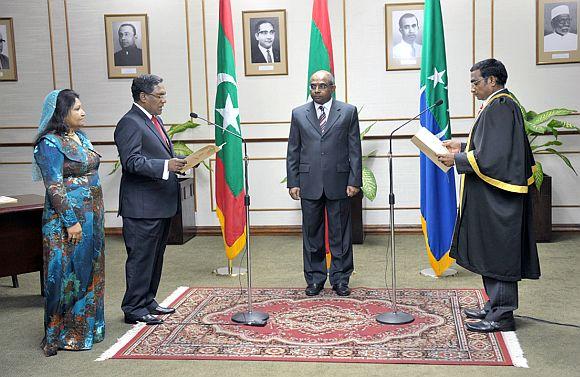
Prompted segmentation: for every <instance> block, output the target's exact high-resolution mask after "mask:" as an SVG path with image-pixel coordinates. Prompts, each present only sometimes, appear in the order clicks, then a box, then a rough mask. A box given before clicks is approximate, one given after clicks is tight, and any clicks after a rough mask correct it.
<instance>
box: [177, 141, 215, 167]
mask: <svg viewBox="0 0 580 377" xmlns="http://www.w3.org/2000/svg"><path fill="white" fill-rule="evenodd" d="M224 144H225V143H224ZM224 144H222V145H220V146H217V145H214V144H208V145H206V146H204V147H202V148H200V149H198V150H196V151H195V152H193V153H192V154H190V155H189V156H187V157H186V158H185V161H186V164H185V166H183V168H181V173H185V172H186V171H187V170H189V169H191V168H192V167H194V166H196V165H199V164H200V163H201V162H202V161H203V160H205V159H206V158H209V157H211V156H213V155H214V154H216V153H217V152H219V151H220V150H221V149H222V147H223V146H224Z"/></svg>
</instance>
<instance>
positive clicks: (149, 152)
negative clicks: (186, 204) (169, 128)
mask: <svg viewBox="0 0 580 377" xmlns="http://www.w3.org/2000/svg"><path fill="white" fill-rule="evenodd" d="M157 119H159V117H158V118H157ZM159 121H160V122H161V119H159ZM161 125H162V126H163V123H161ZM165 136H166V137H167V139H168V140H169V136H168V135H167V133H166V134H165ZM169 143H170V145H169V146H168V145H167V144H166V143H165V142H164V141H163V139H162V138H161V135H159V133H158V132H157V129H156V128H155V125H154V124H153V122H151V120H150V119H149V118H147V116H146V115H145V113H143V111H141V110H140V109H139V108H138V107H137V106H135V105H133V107H132V108H131V110H129V112H128V113H127V114H125V115H124V116H123V118H121V120H120V121H119V123H118V124H117V127H116V128H115V144H116V145H117V150H118V151H119V157H120V158H121V165H122V166H123V176H122V177H121V187H120V189H119V213H118V214H119V215H121V216H123V217H131V218H137V219H162V218H168V217H173V216H174V215H175V214H176V213H177V209H178V208H179V205H180V197H179V182H178V180H177V176H176V175H175V173H172V172H170V173H169V179H167V180H164V179H162V177H163V167H164V165H165V160H169V159H171V158H173V157H174V153H173V146H172V145H171V141H170V142H169Z"/></svg>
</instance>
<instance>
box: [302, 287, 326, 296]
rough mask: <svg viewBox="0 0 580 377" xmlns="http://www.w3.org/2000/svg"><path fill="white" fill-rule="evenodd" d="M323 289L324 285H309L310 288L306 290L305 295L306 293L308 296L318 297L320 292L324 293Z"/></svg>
mask: <svg viewBox="0 0 580 377" xmlns="http://www.w3.org/2000/svg"><path fill="white" fill-rule="evenodd" d="M323 288H324V284H308V286H307V287H306V289H305V290H304V293H306V296H318V294H319V293H320V291H322V289H323Z"/></svg>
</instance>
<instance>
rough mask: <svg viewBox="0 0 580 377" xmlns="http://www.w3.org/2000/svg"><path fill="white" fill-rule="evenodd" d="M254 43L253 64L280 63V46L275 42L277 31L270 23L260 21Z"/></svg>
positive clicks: (256, 28)
mask: <svg viewBox="0 0 580 377" xmlns="http://www.w3.org/2000/svg"><path fill="white" fill-rule="evenodd" d="M254 38H256V43H252V63H280V46H279V44H278V45H276V44H275V43H274V42H275V40H276V31H275V30H274V25H272V23H271V22H270V21H267V20H261V21H258V23H257V24H256V27H255V33H254Z"/></svg>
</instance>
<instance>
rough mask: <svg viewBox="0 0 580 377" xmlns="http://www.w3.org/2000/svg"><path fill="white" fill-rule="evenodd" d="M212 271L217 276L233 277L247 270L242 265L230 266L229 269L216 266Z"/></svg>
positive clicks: (243, 273)
mask: <svg viewBox="0 0 580 377" xmlns="http://www.w3.org/2000/svg"><path fill="white" fill-rule="evenodd" d="M212 272H213V273H214V274H215V275H218V276H231V277H235V276H239V275H245V274H246V273H247V272H248V270H246V269H245V268H243V267H232V269H231V270H230V268H229V267H220V268H216V269H215V270H213V271H212Z"/></svg>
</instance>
